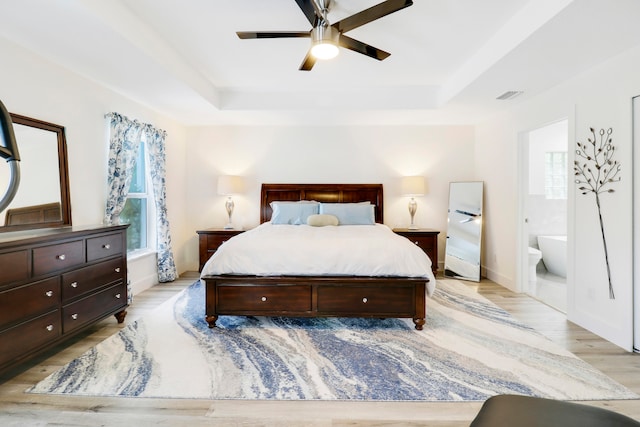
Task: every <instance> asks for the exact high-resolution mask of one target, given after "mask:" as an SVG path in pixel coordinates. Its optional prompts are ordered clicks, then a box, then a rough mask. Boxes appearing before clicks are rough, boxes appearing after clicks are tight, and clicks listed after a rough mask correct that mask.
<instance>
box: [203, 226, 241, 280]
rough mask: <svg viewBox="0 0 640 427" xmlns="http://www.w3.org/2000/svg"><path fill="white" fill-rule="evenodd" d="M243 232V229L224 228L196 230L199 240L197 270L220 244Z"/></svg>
mask: <svg viewBox="0 0 640 427" xmlns="http://www.w3.org/2000/svg"><path fill="white" fill-rule="evenodd" d="M243 232H244V230H225V229H223V228H207V229H206V230H198V231H196V233H198V236H199V240H200V267H198V271H202V267H204V264H205V263H206V262H207V260H208V259H209V258H211V255H213V254H214V253H215V251H217V250H218V248H219V247H220V245H221V244H223V243H224V242H226V241H227V240H229V239H230V238H232V237H233V236H237V235H238V234H240V233H243Z"/></svg>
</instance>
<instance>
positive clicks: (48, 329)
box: [45, 325, 53, 332]
mask: <svg viewBox="0 0 640 427" xmlns="http://www.w3.org/2000/svg"><path fill="white" fill-rule="evenodd" d="M45 329H46V330H47V331H49V332H51V331H53V325H47V327H46V328H45Z"/></svg>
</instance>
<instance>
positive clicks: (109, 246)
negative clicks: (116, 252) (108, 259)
mask: <svg viewBox="0 0 640 427" xmlns="http://www.w3.org/2000/svg"><path fill="white" fill-rule="evenodd" d="M102 247H103V248H104V249H111V245H110V244H108V243H107V244H106V245H102Z"/></svg>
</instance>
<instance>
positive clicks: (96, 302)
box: [62, 283, 127, 334]
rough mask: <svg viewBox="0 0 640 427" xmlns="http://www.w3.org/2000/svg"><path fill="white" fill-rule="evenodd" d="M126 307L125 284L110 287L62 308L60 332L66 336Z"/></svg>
mask: <svg viewBox="0 0 640 427" xmlns="http://www.w3.org/2000/svg"><path fill="white" fill-rule="evenodd" d="M126 305H127V287H126V284H124V283H120V284H118V285H115V286H111V287H110V288H107V289H105V290H102V291H100V292H96V293H95V294H93V295H89V296H87V297H85V298H82V299H81V300H79V301H76V302H74V303H71V304H68V305H66V306H64V307H62V330H63V332H64V333H65V334H66V333H67V332H70V331H73V330H75V329H78V328H80V327H82V326H84V325H86V324H88V323H90V322H92V321H94V320H97V319H99V318H101V317H104V315H105V314H107V313H112V312H114V311H116V310H117V309H119V308H124V307H126Z"/></svg>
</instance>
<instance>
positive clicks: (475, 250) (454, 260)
mask: <svg viewBox="0 0 640 427" xmlns="http://www.w3.org/2000/svg"><path fill="white" fill-rule="evenodd" d="M482 193H483V182H482V181H475V182H452V183H450V184H449V214H448V218H447V241H446V248H445V255H444V275H445V277H454V278H457V279H464V280H473V281H475V282H479V281H480V259H481V258H480V255H481V241H482V197H483V196H482Z"/></svg>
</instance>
